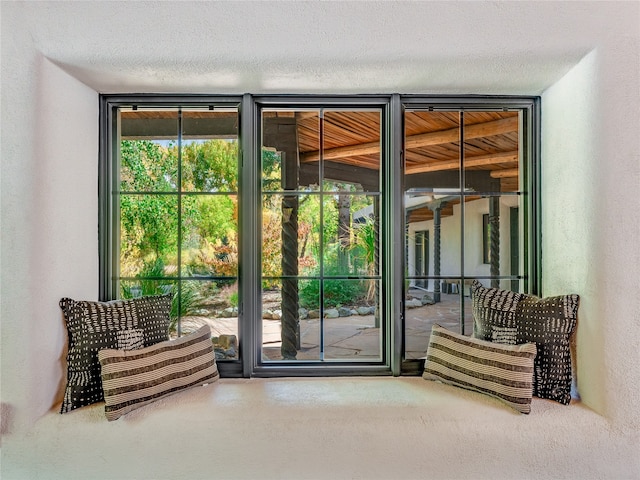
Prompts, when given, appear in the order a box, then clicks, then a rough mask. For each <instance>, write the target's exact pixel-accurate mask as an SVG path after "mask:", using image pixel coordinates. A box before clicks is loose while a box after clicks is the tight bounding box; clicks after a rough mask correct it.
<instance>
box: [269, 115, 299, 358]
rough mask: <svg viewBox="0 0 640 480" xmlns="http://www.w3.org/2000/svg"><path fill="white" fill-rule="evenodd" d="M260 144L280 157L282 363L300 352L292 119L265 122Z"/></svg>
mask: <svg viewBox="0 0 640 480" xmlns="http://www.w3.org/2000/svg"><path fill="white" fill-rule="evenodd" d="M263 143H264V145H265V146H269V147H274V148H275V149H276V150H278V151H279V152H280V155H281V169H282V181H281V186H282V190H283V196H282V233H281V239H282V260H281V267H282V275H283V277H285V278H283V279H282V288H281V296H282V300H281V306H282V317H281V319H280V324H281V334H280V335H281V340H282V346H281V347H280V353H281V355H282V358H283V359H285V360H295V359H296V356H297V353H298V350H299V349H300V313H299V305H300V301H299V294H298V278H297V276H298V207H299V197H298V195H293V194H290V195H287V192H288V191H295V190H298V185H299V172H300V163H299V155H298V135H297V128H296V119H295V118H291V117H274V118H269V119H265V125H264V132H263Z"/></svg>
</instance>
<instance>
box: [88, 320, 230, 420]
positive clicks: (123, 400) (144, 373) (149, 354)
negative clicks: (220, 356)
mask: <svg viewBox="0 0 640 480" xmlns="http://www.w3.org/2000/svg"><path fill="white" fill-rule="evenodd" d="M98 359H99V360H100V365H101V366H102V373H101V375H102V387H103V389H104V400H105V407H104V412H105V415H106V417H107V420H116V419H118V418H119V417H121V416H122V415H124V414H125V413H128V412H130V411H132V410H135V409H136V408H140V407H142V406H143V405H146V404H148V403H151V402H154V401H156V400H159V399H160V398H162V397H165V396H167V395H171V394H173V393H177V392H179V391H182V390H185V389H187V388H191V387H196V386H198V385H205V384H208V383H213V382H215V381H217V380H218V378H219V374H218V366H217V364H216V357H215V354H214V352H213V343H212V342H211V329H210V327H209V326H208V325H205V326H203V327H200V328H199V329H198V330H197V331H195V332H193V333H192V334H190V335H185V336H184V337H180V338H178V339H177V340H170V341H169V340H168V341H166V342H160V343H156V344H155V345H152V346H150V347H146V348H142V349H140V350H131V351H127V350H111V349H106V350H100V352H98Z"/></svg>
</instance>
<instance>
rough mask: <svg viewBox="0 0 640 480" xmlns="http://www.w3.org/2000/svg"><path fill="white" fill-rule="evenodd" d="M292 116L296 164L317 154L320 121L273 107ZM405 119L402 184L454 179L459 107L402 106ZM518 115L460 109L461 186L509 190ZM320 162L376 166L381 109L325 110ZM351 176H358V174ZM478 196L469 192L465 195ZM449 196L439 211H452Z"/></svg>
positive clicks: (425, 212) (513, 182) (514, 176)
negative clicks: (451, 109) (443, 109)
mask: <svg viewBox="0 0 640 480" xmlns="http://www.w3.org/2000/svg"><path fill="white" fill-rule="evenodd" d="M272 114H273V115H275V116H278V117H283V116H293V117H295V124H296V129H297V137H298V139H297V140H298V151H299V158H300V165H301V167H302V168H304V167H305V165H309V164H314V163H316V164H317V162H318V161H319V159H320V153H321V152H320V142H319V138H320V122H319V120H318V115H317V113H315V112H296V113H293V112H277V113H276V112H273V113H272ZM404 120H405V175H406V177H405V186H406V188H407V189H409V188H411V187H427V188H428V187H432V188H435V189H437V188H447V187H448V188H451V187H454V186H458V185H459V181H458V179H459V169H460V129H459V121H460V120H459V114H458V112H430V111H419V112H415V111H412V112H407V113H406V114H405V117H404ZM518 129H519V119H518V113H517V112H504V111H493V112H465V114H464V130H463V132H464V165H465V176H466V177H467V182H466V187H467V188H470V189H472V190H475V191H479V190H483V191H491V192H514V191H517V190H518V178H519V168H518V167H519V153H518V139H519V132H518ZM322 133H323V151H322V159H323V161H324V162H325V163H327V164H329V163H334V164H336V163H337V164H342V165H347V166H350V167H352V168H353V169H357V170H360V172H362V173H363V174H364V171H365V169H366V170H373V171H379V169H380V144H381V142H380V114H379V113H378V112H368V111H329V112H325V113H324V122H323V125H322ZM351 178H360V175H356V176H353V171H352V176H351ZM477 198H478V197H468V198H467V200H471V199H477ZM455 203H459V200H458V201H456V200H453V201H450V202H448V205H447V207H445V208H444V209H443V210H442V214H443V215H445V216H446V215H451V214H453V205H454V204H455ZM432 218H433V212H432V211H431V210H430V209H428V208H418V209H415V210H413V211H412V212H411V213H410V221H420V220H429V219H432Z"/></svg>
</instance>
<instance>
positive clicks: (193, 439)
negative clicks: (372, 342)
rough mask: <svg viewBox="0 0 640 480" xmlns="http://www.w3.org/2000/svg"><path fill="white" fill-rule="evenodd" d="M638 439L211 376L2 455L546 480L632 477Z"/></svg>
mask: <svg viewBox="0 0 640 480" xmlns="http://www.w3.org/2000/svg"><path fill="white" fill-rule="evenodd" d="M637 440H638V438H637V436H636V437H635V438H629V434H627V435H626V436H625V435H622V434H620V433H619V432H614V431H612V428H611V426H610V425H609V423H608V422H607V420H606V419H605V418H603V417H601V416H599V415H597V414H596V413H594V412H593V411H591V410H589V409H588V408H587V407H585V406H584V405H582V404H581V403H580V402H578V401H574V402H573V403H572V404H571V405H569V406H563V405H560V404H558V403H555V402H552V401H548V400H541V399H537V398H534V399H533V403H532V411H531V414H530V415H522V414H519V413H517V412H515V411H514V410H512V409H510V408H509V407H507V406H506V405H504V404H502V403H501V402H499V401H498V400H494V399H492V398H490V397H487V396H484V395H481V394H478V393H475V392H470V391H466V390H462V389H457V388H454V387H450V386H447V385H443V384H439V383H436V382H430V381H426V380H423V379H422V378H419V377H400V378H392V377H385V378H380V377H376V378H371V377H357V378H355V377H348V378H286V379H285V378H277V379H221V380H219V381H218V382H216V383H215V384H211V385H208V386H205V387H197V388H194V389H191V390H187V391H184V392H181V393H178V394H176V395H172V396H169V397H166V398H164V399H162V400H159V401H157V402H155V403H152V404H150V405H147V406H144V407H142V408H140V409H138V410H135V411H133V412H131V413H129V414H128V415H125V416H123V417H122V418H120V419H119V420H116V421H114V422H108V421H107V420H106V418H105V416H104V404H103V403H99V404H95V405H92V406H90V407H85V408H82V409H78V410H74V411H72V412H70V413H67V414H64V415H60V414H58V413H54V412H51V413H49V414H47V415H45V416H44V417H43V418H41V419H40V420H39V421H38V422H36V424H35V425H34V426H33V428H32V429H31V431H30V432H28V433H27V434H25V435H17V434H15V435H8V436H6V437H5V438H4V440H3V444H2V448H3V450H4V451H3V454H8V456H5V458H9V457H10V458H11V461H10V462H5V464H4V465H3V471H4V472H5V474H6V475H7V477H6V478H11V479H13V478H47V479H56V478H60V479H65V480H70V479H75V478H78V479H86V478H92V479H113V478H117V479H128V478H131V479H137V480H141V479H147V478H148V479H170V478H175V479H197V478H222V479H231V478H260V479H271V478H273V479H284V478H295V479H303V478H314V479H315V478H331V479H339V478H362V479H375V478H385V479H408V478H435V479H443V478H456V479H457V478H473V479H483V478H492V479H498V478H509V479H516V478H517V479H523V478H536V479H543V478H554V479H557V478H628V477H629V478H630V475H634V472H629V471H628V470H629V464H628V459H629V458H633V456H632V455H633V452H635V451H637V443H636V442H637ZM3 456H4V455H3ZM617 459H620V461H617ZM624 459H627V460H626V465H625V460H624ZM635 473H637V472H635Z"/></svg>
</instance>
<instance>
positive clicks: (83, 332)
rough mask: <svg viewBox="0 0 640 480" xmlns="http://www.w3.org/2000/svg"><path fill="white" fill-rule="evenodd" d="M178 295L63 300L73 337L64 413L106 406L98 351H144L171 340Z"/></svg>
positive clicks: (63, 405) (69, 334)
mask: <svg viewBox="0 0 640 480" xmlns="http://www.w3.org/2000/svg"><path fill="white" fill-rule="evenodd" d="M172 297H173V296H172V294H167V295H158V296H149V297H140V298H134V299H130V300H114V301H112V302H89V301H76V300H72V299H70V298H63V299H62V300H60V308H61V309H62V313H63V314H64V319H65V323H66V325H67V334H68V336H69V350H68V353H67V387H66V389H65V394H64V399H63V401H62V408H61V410H60V413H67V412H70V411H71V410H73V409H76V408H79V407H84V406H86V405H91V404H92V403H96V402H100V401H102V400H103V398H104V397H103V393H102V381H101V379H100V362H99V361H98V350H101V349H103V348H127V349H133V348H139V347H144V346H149V345H153V344H155V343H158V342H161V341H163V340H167V339H168V338H169V322H170V318H169V314H170V312H171V300H172Z"/></svg>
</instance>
